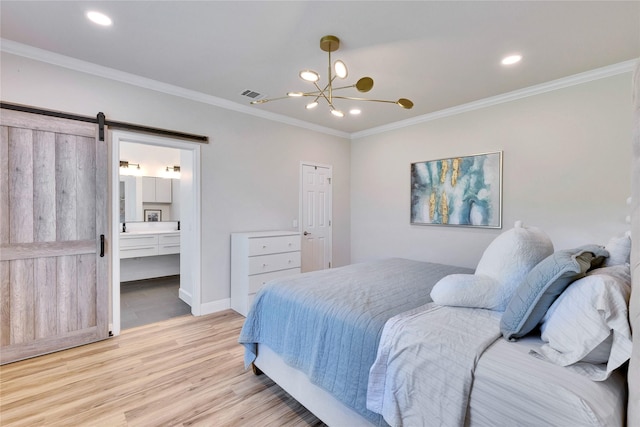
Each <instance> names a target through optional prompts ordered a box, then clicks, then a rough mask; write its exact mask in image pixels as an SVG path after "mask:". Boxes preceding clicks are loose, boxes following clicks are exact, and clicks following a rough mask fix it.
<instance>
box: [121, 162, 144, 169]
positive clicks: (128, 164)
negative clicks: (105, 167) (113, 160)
mask: <svg viewBox="0 0 640 427" xmlns="http://www.w3.org/2000/svg"><path fill="white" fill-rule="evenodd" d="M129 166H137V167H138V169H140V163H129V162H128V161H126V160H120V167H121V168H127V169H128V168H129Z"/></svg>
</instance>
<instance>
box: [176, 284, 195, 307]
mask: <svg viewBox="0 0 640 427" xmlns="http://www.w3.org/2000/svg"><path fill="white" fill-rule="evenodd" d="M178 298H180V299H181V300H182V301H184V302H186V303H187V304H189V305H191V300H192V298H191V294H190V293H188V292H187V291H185V290H184V289H182V288H180V290H179V291H178Z"/></svg>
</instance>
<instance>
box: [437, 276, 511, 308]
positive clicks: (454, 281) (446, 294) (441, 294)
mask: <svg viewBox="0 0 640 427" xmlns="http://www.w3.org/2000/svg"><path fill="white" fill-rule="evenodd" d="M499 288H500V283H498V281H497V280H496V279H494V278H492V277H489V276H482V275H478V274H450V275H448V276H445V277H443V278H442V279H440V281H439V282H438V283H436V285H435V286H434V287H433V289H432V290H431V299H433V302H435V303H436V304H439V305H450V306H456V307H482V308H492V307H496V306H499V305H500V303H501V301H499V300H498V298H499V295H500V292H499Z"/></svg>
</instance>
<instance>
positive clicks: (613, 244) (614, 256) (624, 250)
mask: <svg viewBox="0 0 640 427" xmlns="http://www.w3.org/2000/svg"><path fill="white" fill-rule="evenodd" d="M604 248H605V249H606V250H607V252H609V258H607V259H606V260H605V262H604V265H605V266H607V267H609V266H612V265H620V264H628V263H629V262H630V259H631V233H630V232H627V233H625V235H624V236H622V237H612V238H611V239H610V240H609V242H608V243H607V244H606V245H605V246H604Z"/></svg>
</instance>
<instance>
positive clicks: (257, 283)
mask: <svg viewBox="0 0 640 427" xmlns="http://www.w3.org/2000/svg"><path fill="white" fill-rule="evenodd" d="M299 273H300V268H292V269H290V270H280V271H272V272H271V273H263V274H256V275H253V276H249V294H255V293H256V292H258V290H260V288H261V287H262V285H264V284H265V283H267V282H268V281H269V280H273V279H280V278H282V277H287V276H293V275H294V274H299Z"/></svg>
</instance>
